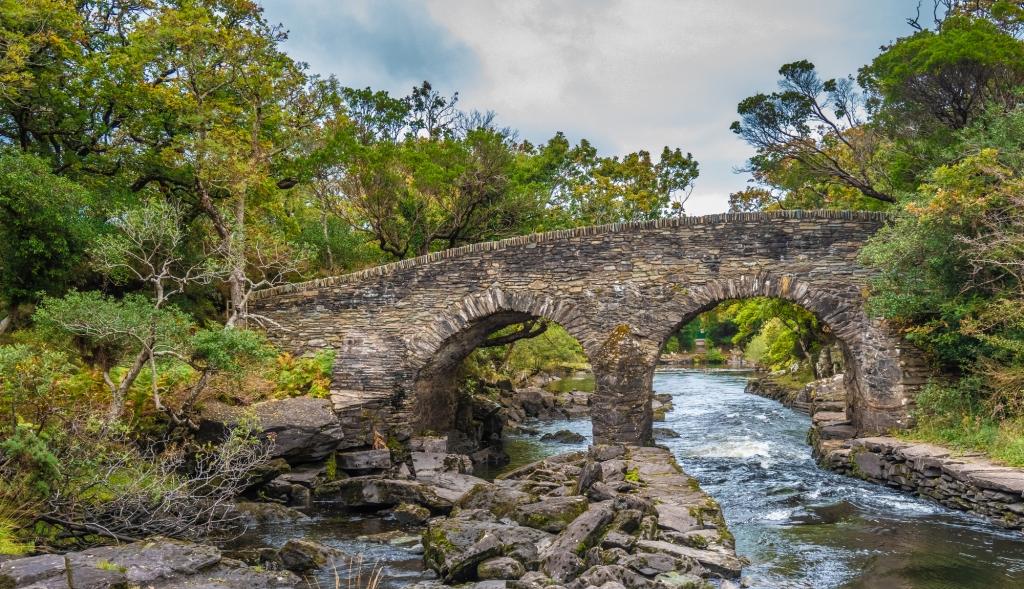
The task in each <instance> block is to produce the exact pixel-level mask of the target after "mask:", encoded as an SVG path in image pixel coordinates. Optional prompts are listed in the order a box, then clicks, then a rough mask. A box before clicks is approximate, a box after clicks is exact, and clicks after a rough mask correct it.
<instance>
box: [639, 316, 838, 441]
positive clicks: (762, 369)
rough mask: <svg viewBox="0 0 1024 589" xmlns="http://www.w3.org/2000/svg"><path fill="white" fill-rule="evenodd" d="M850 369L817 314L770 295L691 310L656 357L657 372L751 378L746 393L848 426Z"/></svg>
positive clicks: (836, 337)
mask: <svg viewBox="0 0 1024 589" xmlns="http://www.w3.org/2000/svg"><path fill="white" fill-rule="evenodd" d="M855 362H856V360H855V358H854V357H853V353H852V351H851V348H850V345H849V343H848V342H847V341H845V340H844V339H843V338H842V337H839V336H838V335H837V334H836V333H835V330H834V329H833V328H832V326H831V325H829V324H828V323H825V322H824V321H822V320H821V318H820V317H819V316H818V315H817V314H815V313H813V312H812V311H810V310H808V309H807V308H805V307H804V306H802V305H800V304H798V303H795V302H791V301H789V300H786V299H784V298H781V297H770V296H753V297H745V298H727V299H724V300H720V301H719V300H714V301H711V302H707V303H705V304H704V305H703V306H701V307H698V308H696V309H694V310H693V311H691V312H690V313H689V314H687V315H685V316H684V317H683V318H682V319H681V320H680V323H679V324H678V327H677V328H676V329H675V330H673V331H672V332H670V333H669V335H668V336H667V337H666V338H665V339H664V341H663V343H662V347H661V356H660V358H659V366H661V367H685V368H704V369H708V368H710V369H714V368H722V369H731V370H739V371H751V372H753V373H754V376H752V377H751V380H750V381H749V384H748V386H747V387H746V388H747V390H748V392H751V393H754V394H758V395H761V396H765V397H768V398H771V399H775V400H778V401H782V402H783V403H784V404H786V405H788V406H791V407H794V408H796V409H798V410H801V411H803V412H805V413H813V412H816V411H821V412H823V413H827V414H828V415H825V416H824V417H825V418H827V421H829V422H831V425H841V424H843V425H846V424H845V422H846V421H847V420H848V414H847V409H848V407H849V406H850V405H852V403H853V401H854V397H853V395H851V394H850V393H851V392H852V389H853V388H854V387H855V386H856V383H855V382H854V380H853V378H852V373H853V371H854V365H855ZM848 370H849V372H850V377H847V376H846V375H847V372H848ZM812 383H815V384H813V385H812ZM655 402H657V399H655ZM655 417H656V418H657V407H655Z"/></svg>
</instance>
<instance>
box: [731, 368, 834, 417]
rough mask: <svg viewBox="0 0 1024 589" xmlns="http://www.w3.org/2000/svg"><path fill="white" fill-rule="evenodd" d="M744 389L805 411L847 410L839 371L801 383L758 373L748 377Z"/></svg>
mask: <svg viewBox="0 0 1024 589" xmlns="http://www.w3.org/2000/svg"><path fill="white" fill-rule="evenodd" d="M744 392H746V393H749V394H751V395H757V396H759V397H765V398H766V399H773V400H775V401H778V402H780V403H782V404H783V405H785V406H786V407H792V408H793V409H796V410H797V411H800V412H802V413H806V414H808V415H813V414H815V413H817V412H820V411H825V412H845V411H846V389H845V388H844V385H843V375H842V374H836V375H835V376H831V377H829V378H823V379H820V380H815V381H813V382H810V383H808V384H806V385H803V386H793V385H792V384H790V383H788V382H786V381H785V380H783V379H780V378H778V377H777V376H774V375H771V374H767V375H761V376H757V377H754V378H751V379H750V380H748V381H747V386H746V388H745V389H744Z"/></svg>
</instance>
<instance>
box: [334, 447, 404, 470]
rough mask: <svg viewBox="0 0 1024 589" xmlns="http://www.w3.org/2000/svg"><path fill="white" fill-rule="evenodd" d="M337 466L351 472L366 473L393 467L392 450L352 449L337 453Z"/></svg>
mask: <svg viewBox="0 0 1024 589" xmlns="http://www.w3.org/2000/svg"><path fill="white" fill-rule="evenodd" d="M334 462H335V464H336V465H337V467H338V468H339V469H341V470H344V471H345V472H348V473H351V474H366V473H367V472H368V471H374V470H377V471H379V470H385V469H388V468H391V451H390V450H388V449H387V448H383V449H379V450H350V451H347V452H338V453H337V454H335V458H334Z"/></svg>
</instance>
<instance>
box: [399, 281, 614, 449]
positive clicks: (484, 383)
mask: <svg viewBox="0 0 1024 589" xmlns="http://www.w3.org/2000/svg"><path fill="white" fill-rule="evenodd" d="M506 302H507V301H506ZM559 309H561V311H562V312H559ZM565 311H566V308H565V307H563V306H558V305H551V304H550V301H548V304H539V305H521V306H516V305H511V304H506V305H502V307H499V308H497V309H495V308H488V307H487V306H483V307H482V308H481V307H480V306H479V305H476V304H474V303H466V302H464V303H463V305H460V306H459V307H458V308H457V309H454V310H453V314H452V315H451V317H448V318H441V319H440V323H441V324H444V325H446V326H448V329H449V330H450V331H451V333H450V335H447V336H446V337H444V338H443V339H440V341H439V342H438V343H437V345H436V346H434V347H433V349H432V350H431V352H430V353H429V354H424V356H423V357H422V360H421V362H420V367H419V369H418V370H417V372H416V376H415V379H414V382H413V383H412V387H411V391H412V396H411V398H410V399H409V400H408V403H409V409H410V415H411V418H412V422H413V435H418V436H441V437H444V438H446V441H447V448H448V451H449V452H454V453H459V454H468V455H470V456H471V457H472V458H473V461H474V462H475V463H477V464H478V465H479V464H491V465H494V464H501V463H502V462H503V461H504V459H505V455H504V453H503V449H502V442H503V434H504V433H505V431H506V430H507V429H508V426H509V425H512V426H519V425H522V424H523V423H524V422H525V421H527V420H529V419H531V418H541V419H543V418H545V417H549V418H552V419H554V418H555V417H554V416H557V417H559V418H581V419H583V418H589V404H590V394H591V393H592V392H593V390H594V378H593V375H592V373H591V367H590V361H589V356H588V353H587V351H586V349H585V347H584V344H583V339H584V338H585V337H586V335H587V331H586V330H585V329H580V328H578V327H577V325H578V322H577V323H573V322H572V321H571V319H572V315H571V314H569V313H566V312H565ZM554 317H559V318H561V319H562V320H563V321H561V322H560V321H557V320H556V319H555V318H554ZM453 318H457V319H453ZM566 319H569V320H570V321H568V322H566V321H565V320H566ZM578 334H582V337H581V336H580V335H578Z"/></svg>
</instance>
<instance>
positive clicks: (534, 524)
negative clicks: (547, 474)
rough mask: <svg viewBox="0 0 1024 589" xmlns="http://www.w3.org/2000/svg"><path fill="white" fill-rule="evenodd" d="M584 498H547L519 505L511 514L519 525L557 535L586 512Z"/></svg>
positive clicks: (586, 502)
mask: <svg viewBox="0 0 1024 589" xmlns="http://www.w3.org/2000/svg"><path fill="white" fill-rule="evenodd" d="M589 505H590V504H589V502H588V501H587V499H586V498H585V497H581V496H579V495H573V496H569V497H547V498H544V499H541V500H540V501H538V502H536V503H528V504H526V505H520V506H519V507H517V508H516V509H515V511H514V512H513V514H512V517H513V519H515V520H516V521H517V522H519V524H520V525H523V526H528V527H531V528H536V529H538V530H543V531H545V532H551V533H554V534H557V533H558V532H561V531H562V530H564V529H565V527H566V526H567V525H568V524H569V523H570V522H572V521H573V520H574V519H576V518H577V517H578V516H579V515H580V514H581V513H583V512H584V511H586V510H587V507H588V506H589Z"/></svg>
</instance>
